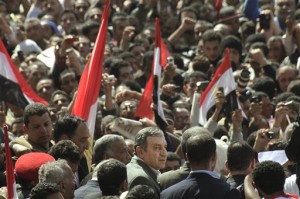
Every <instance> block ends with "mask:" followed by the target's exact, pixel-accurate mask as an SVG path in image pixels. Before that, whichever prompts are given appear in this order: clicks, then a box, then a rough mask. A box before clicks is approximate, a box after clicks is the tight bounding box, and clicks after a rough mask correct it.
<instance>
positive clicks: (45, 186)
mask: <svg viewBox="0 0 300 199" xmlns="http://www.w3.org/2000/svg"><path fill="white" fill-rule="evenodd" d="M57 193H59V189H58V187H57V185H56V184H51V183H39V184H37V185H36V186H35V187H34V188H33V189H32V190H31V192H30V195H29V198H30V199H41V198H43V199H47V197H48V196H51V195H53V194H57Z"/></svg>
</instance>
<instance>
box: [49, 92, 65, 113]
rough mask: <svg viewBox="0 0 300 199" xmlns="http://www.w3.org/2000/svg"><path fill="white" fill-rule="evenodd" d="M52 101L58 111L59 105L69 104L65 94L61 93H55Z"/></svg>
mask: <svg viewBox="0 0 300 199" xmlns="http://www.w3.org/2000/svg"><path fill="white" fill-rule="evenodd" d="M52 103H53V105H54V106H55V108H56V110H57V111H59V110H60V109H61V107H63V106H65V107H67V106H68V105H69V100H68V99H67V97H66V96H64V95H62V94H57V95H55V96H54V98H53V100H52Z"/></svg>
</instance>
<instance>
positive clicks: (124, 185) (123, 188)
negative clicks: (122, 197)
mask: <svg viewBox="0 0 300 199" xmlns="http://www.w3.org/2000/svg"><path fill="white" fill-rule="evenodd" d="M119 190H120V192H121V193H122V192H124V191H128V182H127V179H125V180H124V181H123V182H122V183H121V185H120V187H119Z"/></svg>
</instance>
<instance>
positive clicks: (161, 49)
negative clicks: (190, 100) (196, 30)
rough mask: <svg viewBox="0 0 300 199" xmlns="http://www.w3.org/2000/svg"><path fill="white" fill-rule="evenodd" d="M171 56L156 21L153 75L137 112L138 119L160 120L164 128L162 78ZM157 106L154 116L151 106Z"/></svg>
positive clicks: (159, 123)
mask: <svg viewBox="0 0 300 199" xmlns="http://www.w3.org/2000/svg"><path fill="white" fill-rule="evenodd" d="M169 55H170V53H169V51H168V50H167V48H166V45H165V44H164V42H163V40H162V39H161V33H160V24H159V19H158V18H156V21H155V49H154V57H153V62H152V73H151V75H150V77H149V80H148V82H147V84H146V87H145V90H144V93H143V95H142V97H141V99H140V102H139V105H138V107H137V110H136V112H135V116H136V117H147V118H149V119H153V117H154V114H155V119H156V120H158V121H157V122H158V123H157V124H158V125H159V126H160V127H161V128H162V130H163V127H162V126H161V125H163V123H165V124H167V122H166V119H165V115H164V112H163V107H162V103H161V100H160V78H161V72H162V70H163V69H164V67H165V66H166V64H167V57H168V56H169ZM152 102H153V104H154V105H156V108H155V111H154V114H153V111H152V109H151V104H152Z"/></svg>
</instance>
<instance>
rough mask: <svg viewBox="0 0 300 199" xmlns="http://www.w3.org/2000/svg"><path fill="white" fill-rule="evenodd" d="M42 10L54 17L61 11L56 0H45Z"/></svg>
mask: <svg viewBox="0 0 300 199" xmlns="http://www.w3.org/2000/svg"><path fill="white" fill-rule="evenodd" d="M42 9H43V11H46V13H47V14H50V15H52V16H53V17H54V18H56V19H57V18H58V17H59V15H60V13H61V11H62V7H61V5H60V4H59V2H58V0H46V1H45V2H44V3H43V8H42Z"/></svg>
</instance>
